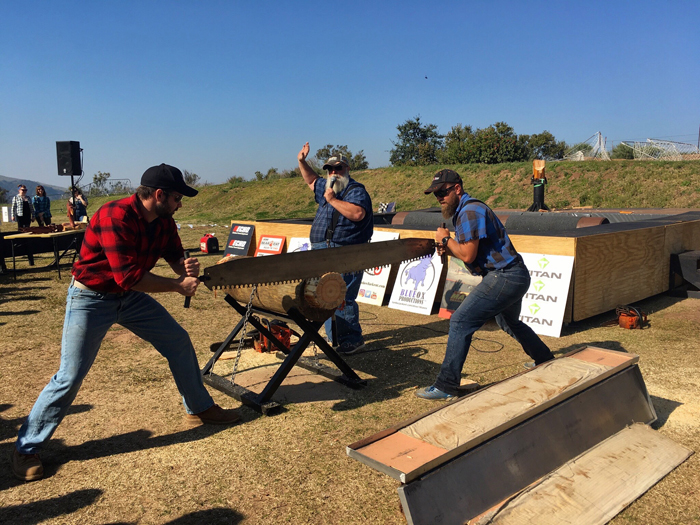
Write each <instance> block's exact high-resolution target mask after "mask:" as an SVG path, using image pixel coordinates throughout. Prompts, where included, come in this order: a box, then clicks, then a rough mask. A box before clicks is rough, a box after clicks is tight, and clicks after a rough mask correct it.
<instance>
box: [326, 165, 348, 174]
mask: <svg viewBox="0 0 700 525" xmlns="http://www.w3.org/2000/svg"><path fill="white" fill-rule="evenodd" d="M344 169H345V168H343V166H331V167H330V168H328V173H342V172H343V170H344Z"/></svg>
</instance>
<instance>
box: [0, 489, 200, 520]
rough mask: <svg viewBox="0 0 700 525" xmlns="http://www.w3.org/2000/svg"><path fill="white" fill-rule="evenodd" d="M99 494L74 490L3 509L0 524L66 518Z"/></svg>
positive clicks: (97, 491)
mask: <svg viewBox="0 0 700 525" xmlns="http://www.w3.org/2000/svg"><path fill="white" fill-rule="evenodd" d="M101 494H102V491H101V490H99V489H85V490H76V491H75V492H71V493H69V494H65V495H64V496H57V497H55V498H50V499H45V500H41V501H34V502H32V503H24V504H22V505H11V506H9V507H3V508H0V523H4V524H10V523H17V524H22V525H31V524H34V523H41V522H43V521H46V520H49V519H51V518H57V517H59V516H66V515H68V514H72V513H73V512H75V511H77V510H79V509H82V508H84V507H87V506H89V505H92V504H93V503H94V502H95V501H96V500H97V498H98V497H99V496H100V495H101ZM173 523H174V522H173ZM183 523H185V522H183ZM187 523H189V522H187Z"/></svg>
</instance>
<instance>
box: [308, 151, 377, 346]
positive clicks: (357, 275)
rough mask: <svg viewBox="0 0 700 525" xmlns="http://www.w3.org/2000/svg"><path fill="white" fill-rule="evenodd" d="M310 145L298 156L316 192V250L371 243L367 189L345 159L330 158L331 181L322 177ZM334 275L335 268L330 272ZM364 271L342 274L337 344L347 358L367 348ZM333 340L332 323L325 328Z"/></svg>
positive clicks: (313, 230) (371, 218) (327, 167)
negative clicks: (310, 159) (360, 300)
mask: <svg viewBox="0 0 700 525" xmlns="http://www.w3.org/2000/svg"><path fill="white" fill-rule="evenodd" d="M308 154H309V143H308V142H307V143H306V144H304V146H303V147H302V148H301V151H300V152H299V154H298V155H297V160H298V161H299V170H300V171H301V176H302V177H303V179H304V182H305V183H306V184H307V185H308V186H309V188H310V189H311V191H313V192H314V196H315V199H316V203H318V209H317V210H316V216H315V217H314V222H313V224H312V226H311V233H310V240H311V246H312V249H314V250H319V249H323V248H331V247H336V246H348V245H351V244H361V243H364V242H369V240H370V239H371V238H372V233H373V232H374V215H373V214H372V199H371V198H370V196H369V194H368V193H367V190H366V189H365V187H364V186H363V185H362V184H360V183H359V182H357V181H356V180H354V179H352V177H350V164H349V162H348V159H347V157H345V156H344V155H334V156H331V157H330V158H329V159H328V160H327V161H326V163H325V164H324V165H323V169H324V170H328V177H327V178H323V177H319V176H318V175H317V174H316V172H315V171H314V170H313V169H312V168H311V166H309V164H308V163H307V162H306V157H307V156H308ZM328 270H329V271H332V270H333V268H329V269H328ZM362 274H363V272H362V271H359V272H353V273H346V274H343V279H344V280H345V284H346V285H347V292H346V294H345V302H344V303H343V304H342V305H341V306H340V307H339V308H338V309H337V310H336V312H335V318H336V327H337V329H338V334H337V335H338V343H339V346H338V347H337V348H336V350H337V351H338V352H339V353H341V354H345V355H349V354H354V353H355V352H357V351H359V350H362V349H363V348H364V347H365V341H364V338H363V336H362V327H361V326H360V310H359V307H358V306H357V302H356V301H355V299H357V294H358V292H359V291H360V285H361V284H362ZM325 329H326V335H327V336H328V338H329V339H330V338H331V319H329V320H328V321H326V324H325Z"/></svg>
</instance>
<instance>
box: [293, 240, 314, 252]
mask: <svg viewBox="0 0 700 525" xmlns="http://www.w3.org/2000/svg"><path fill="white" fill-rule="evenodd" d="M310 249H311V240H310V239H309V238H308V237H292V238H291V239H289V242H288V243H287V253H291V252H307V251H309V250H310Z"/></svg>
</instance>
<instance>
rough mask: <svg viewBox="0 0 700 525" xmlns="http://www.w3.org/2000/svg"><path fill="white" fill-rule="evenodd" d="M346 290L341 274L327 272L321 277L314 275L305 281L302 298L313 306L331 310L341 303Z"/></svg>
mask: <svg viewBox="0 0 700 525" xmlns="http://www.w3.org/2000/svg"><path fill="white" fill-rule="evenodd" d="M346 291H347V287H346V286H345V281H344V280H343V276H342V275H340V274H338V273H327V274H325V275H324V276H323V277H314V278H313V279H308V280H307V281H306V284H305V286H304V299H305V301H306V303H307V304H309V305H310V306H312V307H314V308H321V309H323V310H332V309H335V308H337V307H338V306H340V305H341V304H342V302H343V300H344V299H345V292H346Z"/></svg>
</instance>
